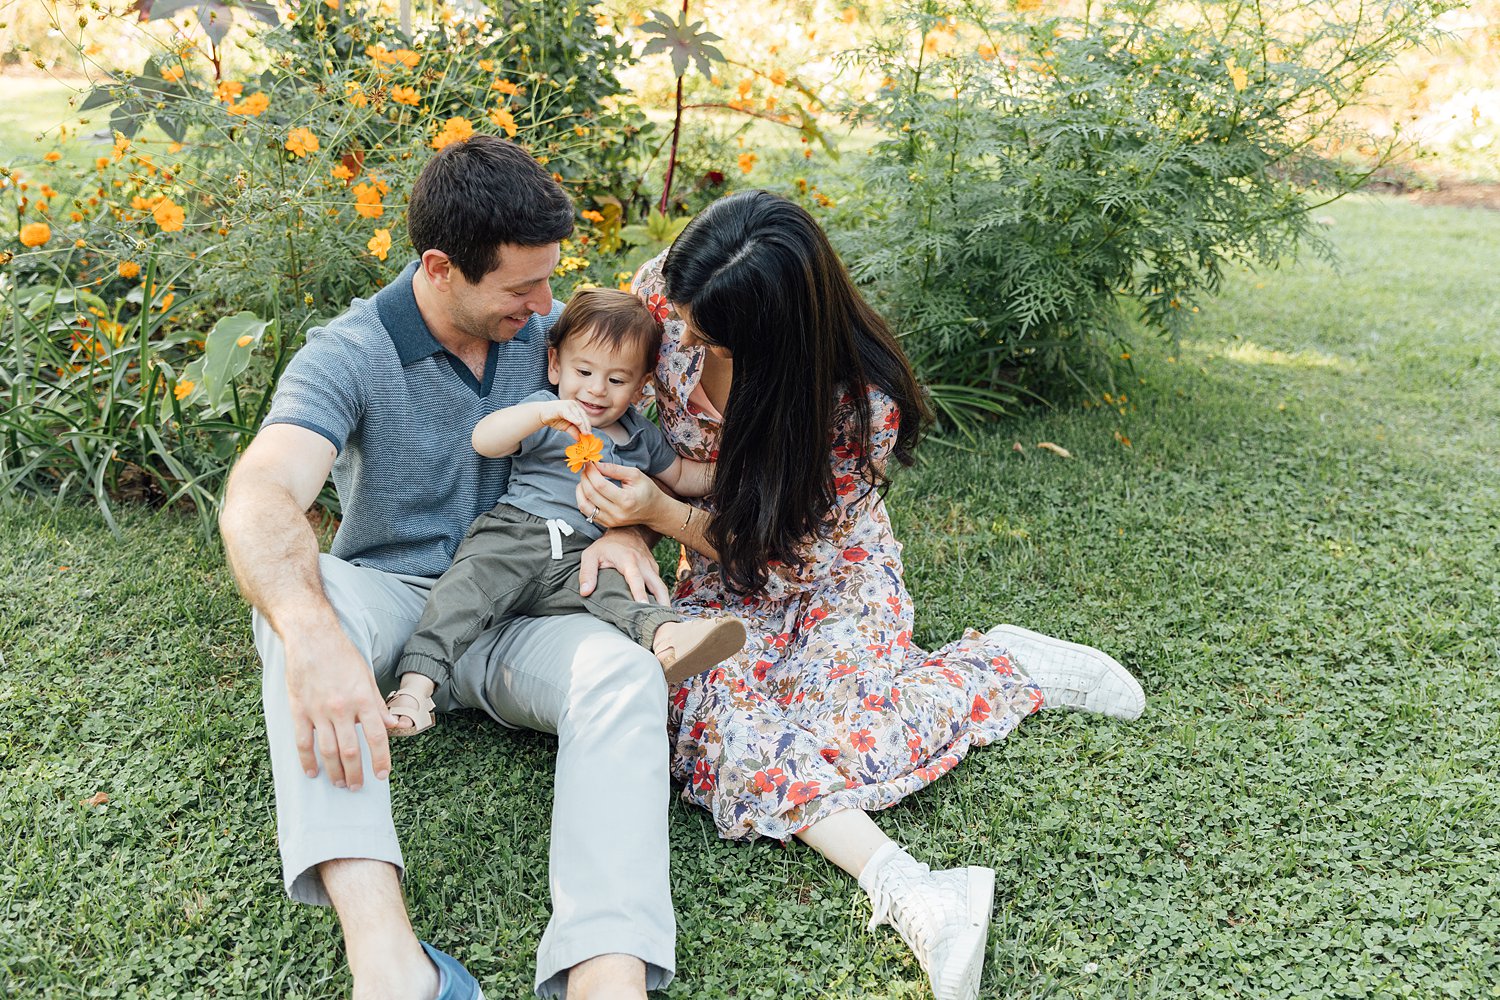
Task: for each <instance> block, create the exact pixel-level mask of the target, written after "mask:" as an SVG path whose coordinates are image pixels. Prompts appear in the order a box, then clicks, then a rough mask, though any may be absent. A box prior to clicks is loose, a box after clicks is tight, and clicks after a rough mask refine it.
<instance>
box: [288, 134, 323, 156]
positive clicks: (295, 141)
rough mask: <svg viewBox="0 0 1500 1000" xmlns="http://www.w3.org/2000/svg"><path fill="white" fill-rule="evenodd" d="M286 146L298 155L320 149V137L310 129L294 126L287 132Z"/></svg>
mask: <svg viewBox="0 0 1500 1000" xmlns="http://www.w3.org/2000/svg"><path fill="white" fill-rule="evenodd" d="M286 148H287V149H288V150H289V151H290V152H291V153H292V154H293V155H294V156H297V157H299V158H300V157H303V156H306V155H307V154H308V153H316V152H317V151H318V137H317V136H315V135H313V134H312V131H311V130H310V129H306V128H294V129H292V130H291V132H289V133H287V137H286Z"/></svg>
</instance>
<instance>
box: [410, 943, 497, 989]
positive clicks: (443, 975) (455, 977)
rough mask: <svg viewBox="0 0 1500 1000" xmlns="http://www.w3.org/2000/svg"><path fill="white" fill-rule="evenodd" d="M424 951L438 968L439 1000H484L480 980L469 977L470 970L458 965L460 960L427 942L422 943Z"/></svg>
mask: <svg viewBox="0 0 1500 1000" xmlns="http://www.w3.org/2000/svg"><path fill="white" fill-rule="evenodd" d="M422 950H423V951H425V952H427V957H428V958H430V959H432V964H433V965H435V966H437V970H438V992H437V1000H484V994H483V993H482V992H480V989H479V982H478V980H476V979H475V978H474V977H473V976H471V975H469V970H468V969H465V968H464V967H463V966H462V965H459V964H458V959H456V958H454V957H453V956H452V955H448V954H444V953H443V952H441V951H438V950H437V949H436V948H434V947H433V946H432V945H430V944H428V943H427V942H426V941H423V942H422Z"/></svg>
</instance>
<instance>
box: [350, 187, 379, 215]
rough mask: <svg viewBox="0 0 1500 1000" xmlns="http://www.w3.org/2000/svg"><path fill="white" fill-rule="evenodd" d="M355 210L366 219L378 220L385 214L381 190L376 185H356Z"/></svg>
mask: <svg viewBox="0 0 1500 1000" xmlns="http://www.w3.org/2000/svg"><path fill="white" fill-rule="evenodd" d="M354 210H355V211H356V212H358V213H359V214H360V215H361V216H363V217H364V218H366V219H378V218H380V216H381V215H383V214H384V213H385V207H384V206H383V205H381V204H380V188H378V187H376V186H375V185H374V184H356V185H354Z"/></svg>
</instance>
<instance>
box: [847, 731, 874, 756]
mask: <svg viewBox="0 0 1500 1000" xmlns="http://www.w3.org/2000/svg"><path fill="white" fill-rule="evenodd" d="M849 740H850V742H852V743H853V744H854V749H856V750H858V751H859V752H860V753H869V752H870V751H871V750H874V749H875V737H873V736H871V735H870V731H869V730H868V729H861V730H860V731H859V732H857V733H853V734H851V735H850V737H849Z"/></svg>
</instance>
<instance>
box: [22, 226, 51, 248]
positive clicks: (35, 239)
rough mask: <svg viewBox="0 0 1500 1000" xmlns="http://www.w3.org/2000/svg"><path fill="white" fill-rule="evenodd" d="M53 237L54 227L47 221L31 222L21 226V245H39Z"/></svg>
mask: <svg viewBox="0 0 1500 1000" xmlns="http://www.w3.org/2000/svg"><path fill="white" fill-rule="evenodd" d="M51 238H52V227H51V226H49V225H47V224H46V223H45V222H29V223H27V224H26V225H24V226H22V227H21V245H22V246H23V247H39V246H41V245H42V244H43V243H46V242H47V241H48V240H50V239H51Z"/></svg>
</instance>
